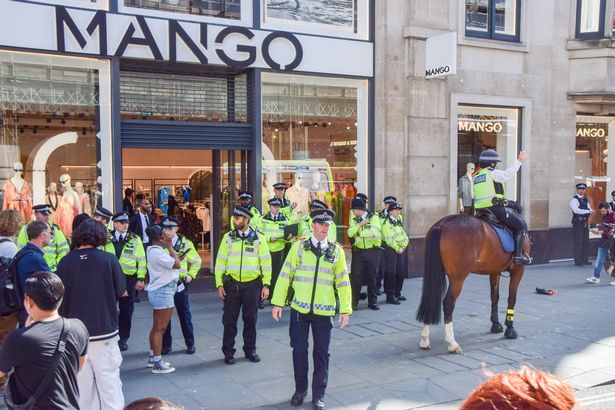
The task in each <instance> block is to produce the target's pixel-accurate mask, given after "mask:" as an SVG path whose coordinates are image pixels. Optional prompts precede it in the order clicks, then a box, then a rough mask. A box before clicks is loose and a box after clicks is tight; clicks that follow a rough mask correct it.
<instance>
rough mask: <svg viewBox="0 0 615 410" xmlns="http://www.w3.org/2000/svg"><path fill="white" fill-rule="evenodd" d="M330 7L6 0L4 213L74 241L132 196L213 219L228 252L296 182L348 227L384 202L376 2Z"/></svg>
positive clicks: (240, 1)
mask: <svg viewBox="0 0 615 410" xmlns="http://www.w3.org/2000/svg"><path fill="white" fill-rule="evenodd" d="M324 3H327V2H323V1H319V0H314V1H294V0H293V1H258V0H235V1H221V0H216V1H202V2H196V3H195V2H186V1H183V0H173V1H170V0H169V1H162V2H159V1H145V2H142V1H133V0H117V1H116V0H111V1H104V0H98V1H95V2H91V3H84V4H82V2H76V1H71V0H66V1H63V0H58V1H49V2H43V3H31V2H27V1H9V0H1V1H0V100H1V101H0V102H1V104H2V125H1V132H2V133H1V134H0V138H1V140H0V144H1V145H2V151H3V152H2V154H1V158H0V160H1V163H0V184H1V185H2V188H4V189H3V192H2V194H3V209H4V208H14V209H20V210H21V211H22V213H23V214H24V218H25V219H26V220H29V219H30V211H31V207H32V205H33V204H38V203H44V202H49V203H51V204H52V205H53V206H54V208H55V209H56V212H55V218H56V220H57V222H58V223H59V225H61V227H63V230H64V229H65V230H66V231H67V233H68V235H69V236H70V225H71V222H72V218H73V217H74V216H75V215H76V214H77V213H81V212H86V213H91V212H92V209H93V208H94V207H95V206H96V204H102V205H103V206H105V207H107V208H109V209H113V210H118V209H121V208H122V199H123V195H124V194H123V193H124V190H125V189H126V188H131V189H132V190H134V191H135V193H134V194H133V197H131V198H130V199H133V200H134V196H136V195H137V194H140V195H144V196H146V197H149V198H150V199H152V200H153V202H154V206H155V207H157V208H161V210H162V211H163V213H167V211H168V207H169V202H168V197H169V196H173V197H174V198H175V199H176V201H177V202H178V206H179V207H182V208H184V207H185V206H187V205H189V204H190V205H194V206H196V207H197V208H199V209H200V208H204V207H205V206H207V209H209V210H210V212H211V224H212V227H211V231H212V233H213V235H212V239H214V240H215V239H216V238H218V237H219V235H220V234H221V233H222V232H223V230H224V229H225V228H226V226H227V225H228V220H229V218H230V212H231V208H232V204H233V203H234V201H235V199H236V195H237V192H238V191H239V190H243V189H247V190H251V191H253V192H254V195H255V200H254V203H255V205H256V206H257V207H258V208H262V204H263V203H264V201H265V200H266V199H268V198H269V197H271V195H272V185H273V184H275V183H276V182H285V183H286V184H287V185H288V186H289V193H288V194H289V195H290V196H293V200H295V201H296V202H297V203H298V206H299V209H300V210H301V211H302V212H303V213H305V212H307V201H309V200H312V199H314V198H319V199H323V200H326V201H327V202H328V203H329V204H330V205H331V206H332V207H334V208H335V209H336V210H337V211H338V213H339V221H338V222H340V223H339V225H340V226H343V225H344V221H345V220H347V218H348V213H349V209H348V208H349V204H350V200H351V199H352V197H353V196H354V193H355V192H357V190H359V191H364V192H370V190H371V189H373V175H370V172H369V169H370V167H369V164H370V161H373V153H372V151H373V137H374V133H373V127H374V122H373V112H374V101H373V100H374V98H373V95H374V79H373V66H374V45H373V37H374V36H373V27H374V24H373V2H370V1H368V0H344V1H339V2H336V5H335V6H332V7H329V6H326V5H325V4H324ZM26 28H27V29H26ZM20 169H21V170H20ZM340 192H344V194H343V195H341V196H340V194H339V193H340ZM171 206H173V205H171ZM203 230H204V229H203ZM340 234H341V235H343V232H340ZM342 237H343V236H342Z"/></svg>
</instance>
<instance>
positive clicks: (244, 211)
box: [233, 208, 252, 219]
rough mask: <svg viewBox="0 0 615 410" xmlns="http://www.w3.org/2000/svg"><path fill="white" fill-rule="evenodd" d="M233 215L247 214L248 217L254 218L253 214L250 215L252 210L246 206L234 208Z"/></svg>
mask: <svg viewBox="0 0 615 410" xmlns="http://www.w3.org/2000/svg"><path fill="white" fill-rule="evenodd" d="M233 216H245V217H246V218H248V219H250V218H252V215H250V212H248V211H247V210H245V208H235V209H233Z"/></svg>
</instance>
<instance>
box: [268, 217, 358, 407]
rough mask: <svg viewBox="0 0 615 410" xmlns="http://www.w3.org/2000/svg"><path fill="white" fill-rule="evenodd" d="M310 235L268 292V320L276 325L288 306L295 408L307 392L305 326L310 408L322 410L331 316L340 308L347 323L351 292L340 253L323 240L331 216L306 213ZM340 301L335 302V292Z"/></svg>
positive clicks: (334, 244)
mask: <svg viewBox="0 0 615 410" xmlns="http://www.w3.org/2000/svg"><path fill="white" fill-rule="evenodd" d="M310 216H311V218H312V235H311V236H310V237H309V238H306V239H301V240H299V241H298V242H296V243H295V244H294V245H293V246H292V248H291V250H290V253H289V254H288V256H287V257H286V261H285V262H284V267H283V268H282V273H280V277H279V279H278V285H277V286H276V289H275V292H274V294H273V299H272V304H273V305H274V308H273V311H272V316H273V319H274V320H276V321H278V320H280V318H281V317H282V308H283V307H284V306H285V305H286V304H287V301H289V303H290V307H291V311H290V345H291V347H292V348H293V369H294V374H295V393H294V394H293V396H292V399H291V404H292V405H293V406H300V405H301V404H303V399H304V398H305V396H306V395H307V390H308V344H309V343H308V339H309V333H310V327H311V328H312V338H313V346H314V348H313V349H314V352H313V359H314V373H313V377H312V404H313V406H314V409H316V410H321V409H324V408H325V404H324V401H323V399H324V396H325V389H326V387H327V379H328V370H329V342H330V341H331V327H332V325H331V317H332V316H335V313H336V309H338V310H339V313H340V318H339V323H340V327H342V328H344V327H345V326H346V325H348V320H349V316H350V314H351V313H352V307H351V304H352V296H351V294H352V292H351V287H350V281H349V278H348V273H347V271H346V257H345V255H344V249H343V248H342V246H341V245H340V244H338V243H337V242H331V241H329V240H328V239H327V235H328V229H330V225H331V223H332V222H333V218H334V217H335V213H334V212H333V211H331V210H329V209H316V210H314V211H312V212H311V213H310ZM336 291H337V295H338V298H339V305H338V303H337V302H336V298H335V294H336Z"/></svg>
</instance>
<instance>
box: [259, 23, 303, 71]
mask: <svg viewBox="0 0 615 410" xmlns="http://www.w3.org/2000/svg"><path fill="white" fill-rule="evenodd" d="M277 38H283V39H285V40H288V41H289V42H290V43H291V44H292V45H293V47H294V48H295V58H294V59H293V61H291V62H290V63H289V64H287V65H285V66H284V68H283V69H282V67H281V66H280V64H278V63H277V62H276V61H274V60H273V58H271V53H269V46H270V45H271V42H273V40H275V39H277ZM261 49H262V53H263V59H264V60H265V62H266V63H267V65H268V66H269V67H271V68H273V69H274V70H279V71H291V70H294V69H295V68H297V66H298V65H299V64H301V60H303V47H302V46H301V43H300V42H299V39H297V37H295V36H294V35H292V34H290V33H285V32H283V31H274V32H273V33H270V34H268V35H267V37H265V39H264V40H263V45H262V46H261Z"/></svg>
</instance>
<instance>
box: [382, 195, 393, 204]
mask: <svg viewBox="0 0 615 410" xmlns="http://www.w3.org/2000/svg"><path fill="white" fill-rule="evenodd" d="M382 202H384V203H385V204H387V205H388V204H392V203H394V202H397V198H395V197H394V196H385V197H384V199H383V200H382Z"/></svg>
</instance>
